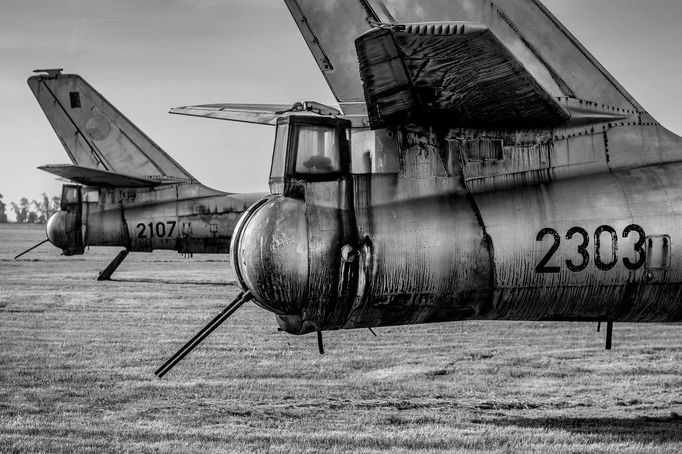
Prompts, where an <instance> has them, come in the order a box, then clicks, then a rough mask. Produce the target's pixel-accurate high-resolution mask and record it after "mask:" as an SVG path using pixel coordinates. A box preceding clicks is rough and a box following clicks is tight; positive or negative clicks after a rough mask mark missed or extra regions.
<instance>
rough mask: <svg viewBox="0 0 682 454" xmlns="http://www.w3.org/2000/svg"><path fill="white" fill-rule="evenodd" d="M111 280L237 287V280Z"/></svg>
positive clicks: (112, 280) (115, 280) (117, 280)
mask: <svg viewBox="0 0 682 454" xmlns="http://www.w3.org/2000/svg"><path fill="white" fill-rule="evenodd" d="M109 281H110V282H130V283H145V284H172V285H207V286H211V287H236V286H237V283H236V282H235V281H228V282H215V281H193V280H186V281H183V280H178V281H171V280H168V279H151V278H133V279H109Z"/></svg>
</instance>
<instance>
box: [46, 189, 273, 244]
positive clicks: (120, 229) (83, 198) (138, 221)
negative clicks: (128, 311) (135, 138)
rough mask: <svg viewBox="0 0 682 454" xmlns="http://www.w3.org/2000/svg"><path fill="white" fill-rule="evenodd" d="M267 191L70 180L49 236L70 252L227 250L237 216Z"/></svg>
mask: <svg viewBox="0 0 682 454" xmlns="http://www.w3.org/2000/svg"><path fill="white" fill-rule="evenodd" d="M262 196H263V194H228V193H224V192H220V191H215V190H213V189H209V188H207V187H205V186H203V185H201V184H195V183H187V184H172V185H164V186H157V187H153V188H106V187H99V188H95V187H81V186H74V185H66V186H65V187H64V191H63V197H62V211H60V212H58V213H55V214H54V215H53V216H52V218H51V219H50V220H49V222H48V225H47V232H48V238H50V240H51V241H52V243H53V244H54V245H56V246H57V247H60V248H62V249H63V250H64V252H65V253H66V254H67V255H72V254H79V253H83V250H84V248H85V247H87V246H122V247H125V248H126V249H127V250H128V251H130V252H150V251H152V250H155V249H170V250H176V251H178V252H180V253H184V254H192V253H227V252H228V251H229V243H230V239H231V236H232V231H233V230H234V226H235V224H236V223H237V220H238V219H239V217H240V216H241V214H242V213H243V212H244V211H245V210H246V208H248V206H249V205H251V204H252V203H253V202H254V201H255V200H258V199H259V198H261V197H262Z"/></svg>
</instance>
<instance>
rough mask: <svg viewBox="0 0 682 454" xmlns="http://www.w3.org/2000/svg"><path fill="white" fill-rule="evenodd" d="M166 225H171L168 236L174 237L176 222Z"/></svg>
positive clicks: (168, 222) (169, 222)
mask: <svg viewBox="0 0 682 454" xmlns="http://www.w3.org/2000/svg"><path fill="white" fill-rule="evenodd" d="M166 224H168V225H170V231H169V232H168V236H173V230H175V221H166Z"/></svg>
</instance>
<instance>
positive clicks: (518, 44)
mask: <svg viewBox="0 0 682 454" xmlns="http://www.w3.org/2000/svg"><path fill="white" fill-rule="evenodd" d="M288 4H289V6H290V8H291V5H293V4H295V5H294V6H295V7H296V8H297V9H296V13H295V14H294V17H295V18H296V20H297V21H299V22H300V23H299V26H300V27H303V28H305V29H306V30H304V31H303V34H304V36H306V37H307V38H310V37H311V36H313V37H314V42H312V43H310V42H309V45H311V46H312V45H314V46H317V47H319V48H320V49H323V50H324V53H325V55H327V56H329V59H330V61H331V63H332V68H327V69H326V74H325V77H326V78H327V80H328V82H329V83H330V85H332V88H333V89H335V93H337V96H338V97H339V100H340V102H341V104H342V107H343V104H344V102H351V101H354V99H353V96H354V94H356V93H357V86H358V80H357V74H356V73H355V72H354V71H357V68H353V62H354V61H355V64H357V60H354V59H357V55H355V56H353V55H352V53H351V51H350V50H349V48H348V39H349V34H350V35H351V37H350V39H355V38H357V36H360V33H359V32H361V31H362V30H364V29H367V30H368V29H373V31H371V32H369V33H368V34H365V35H364V37H363V38H361V41H360V43H359V45H358V52H359V54H360V57H359V63H360V66H361V69H360V71H362V72H363V77H364V78H365V80H364V82H365V95H366V101H367V102H368V105H369V112H370V116H371V115H373V114H376V115H378V116H379V117H381V116H382V115H383V117H382V118H380V120H382V121H383V123H382V124H383V125H384V126H385V127H384V128H382V129H378V130H374V131H370V130H368V129H357V128H356V129H353V130H351V131H350V135H351V144H352V146H353V149H352V150H350V156H351V157H352V162H351V165H350V168H351V169H353V173H352V174H349V173H342V175H341V176H338V175H332V174H330V175H329V178H328V181H325V179H324V178H323V176H321V175H316V180H314V181H313V180H311V181H298V180H297V184H299V185H300V188H299V190H298V191H296V192H292V193H291V194H288V193H287V192H286V191H284V192H283V196H282V195H280V196H278V200H279V199H281V198H282V197H284V198H287V197H289V198H295V200H296V201H297V203H298V204H302V205H303V206H305V219H304V221H301V220H299V222H302V223H303V224H302V225H299V226H298V228H305V229H306V233H305V236H306V239H307V251H308V263H307V265H308V267H307V270H308V275H307V276H308V277H307V284H306V285H307V290H306V293H305V298H300V297H297V298H296V301H293V300H287V299H286V296H284V295H276V294H274V293H273V289H274V288H275V287H274V286H273V289H269V290H268V289H267V287H268V285H267V284H265V287H266V289H265V290H263V289H261V295H260V298H261V300H260V301H259V302H260V304H261V305H263V306H264V307H267V306H272V305H276V306H277V307H285V306H286V307H288V308H289V309H288V310H290V311H292V312H290V314H291V315H290V316H288V317H289V318H288V319H286V320H284V321H282V324H283V326H285V327H286V328H285V329H287V330H288V331H290V332H294V333H302V332H306V331H311V330H313V329H316V330H319V329H337V328H339V327H341V326H342V327H343V328H358V327H371V326H381V325H399V324H410V323H428V322H441V321H449V320H460V319H488V320H493V319H495V320H500V319H503V320H582V321H585V320H594V321H607V322H609V323H612V322H614V321H618V322H620V321H627V322H679V321H682V259H681V258H680V255H679V254H677V253H676V252H675V251H676V248H677V247H679V244H680V243H681V242H682V227H680V226H681V225H682V138H680V137H678V136H676V135H674V134H672V133H671V132H669V131H667V130H665V129H664V128H661V127H660V126H659V125H658V124H657V123H656V122H655V120H653V119H652V118H651V117H650V116H649V115H648V114H647V113H646V112H645V111H644V110H643V109H642V108H641V107H640V106H639V104H637V102H636V101H635V100H634V99H632V97H631V96H630V95H629V94H627V92H625V90H624V89H623V88H622V87H621V86H620V85H619V84H618V83H617V82H616V81H615V80H614V79H613V78H612V77H611V76H610V75H609V74H608V73H606V71H605V70H604V69H603V68H602V67H601V65H599V64H598V63H597V62H596V61H595V60H594V58H593V57H591V56H590V54H589V53H588V52H587V51H586V50H585V49H584V48H583V47H582V46H581V45H580V44H579V43H577V41H576V40H575V39H574V38H573V37H572V36H571V35H570V34H568V32H567V31H566V30H565V28H564V27H563V26H561V25H560V24H559V23H558V22H557V21H556V19H555V18H554V17H553V16H551V14H549V13H548V11H547V10H546V9H545V8H544V7H543V6H542V5H541V4H540V3H539V2H537V1H535V0H526V1H519V0H496V1H493V2H490V1H482V0H459V1H452V0H431V1H427V0H423V1H421V2H419V4H418V7H415V5H414V3H413V2H407V1H404V0H385V1H380V0H374V1H372V2H367V1H363V0H356V1H348V2H343V3H342V6H340V5H341V2H338V3H337V2H331V1H324V0H322V1H318V2H312V1H307V0H297V1H296V2H288ZM341 9H343V12H341ZM377 11H380V13H377ZM379 14H381V15H382V16H383V19H381V20H379V17H378V15H379ZM337 16H341V17H337ZM465 20H466V21H474V22H476V23H478V24H483V26H484V29H485V33H488V32H489V33H491V36H494V39H495V40H496V41H494V42H499V43H500V45H501V46H504V49H506V50H507V51H508V52H509V54H505V59H502V61H493V60H494V59H489V60H486V59H488V57H490V56H489V55H488V56H486V55H485V53H486V48H485V46H484V47H483V48H481V47H480V45H481V42H467V43H465V44H466V45H467V46H472V47H471V49H477V52H473V51H472V50H471V49H469V50H467V49H465V50H466V52H462V49H461V48H459V47H458V46H455V45H451V42H450V41H448V42H446V40H448V39H451V34H450V33H445V34H446V35H447V36H446V37H445V38H443V37H441V36H440V34H441V31H442V30H445V28H441V29H439V28H438V27H441V26H442V25H443V21H465ZM382 21H383V22H384V23H379V22H382ZM433 21H438V22H439V24H440V25H437V24H433V23H430V24H421V25H419V24H415V25H413V26H411V27H412V28H411V29H410V30H408V27H407V25H404V24H411V23H416V22H433ZM303 23H304V24H303ZM302 24H303V25H302ZM401 24H403V25H404V26H401ZM334 25H338V27H337V28H335V27H334ZM455 30H456V31H459V28H455ZM481 30H483V28H481ZM445 31H448V30H445ZM450 31H452V29H450ZM365 32H366V30H365V31H362V33H365ZM353 34H355V35H356V36H352V35H353ZM400 34H402V35H400ZM482 34H483V33H482V32H475V33H471V34H468V35H467V34H466V33H465V34H463V35H457V34H455V35H457V36H458V37H460V38H461V37H464V39H469V38H471V39H474V38H475V37H477V38H481V35H482ZM413 35H414V36H413ZM436 35H438V36H436ZM455 35H452V36H455ZM368 37H369V38H368ZM386 37H390V38H391V39H389V40H385V39H384V38H386ZM434 37H435V41H434V40H432V39H431V38H434ZM374 38H376V40H375V41H372V39H374ZM362 39H367V41H362ZM448 43H450V44H448ZM460 44H461V41H460ZM476 46H479V47H476ZM465 47H466V46H465ZM505 52H506V51H505ZM473 53H476V57H479V58H483V59H484V60H486V61H489V62H491V63H490V67H486V66H485V64H479V65H478V66H477V68H478V69H481V68H484V67H485V68H486V71H485V72H484V74H480V72H479V73H476V72H475V71H474V72H471V73H467V76H466V77H464V76H463V74H465V73H459V72H458V71H460V70H459V69H457V65H461V66H462V67H464V68H466V64H465V63H464V64H463V63H462V62H461V61H460V60H461V58H463V57H466V56H467V54H473ZM415 55H418V58H416V60H415V62H416V63H415V65H414V66H410V65H411V63H412V62H410V61H409V59H410V58H411V57H412V56H415ZM499 55H501V54H499V53H498V54H497V56H499ZM507 60H513V61H512V63H511V64H508V63H509V62H508V61H507ZM335 62H338V66H337V64H336V63H335ZM479 63H480V62H479ZM505 65H507V66H505ZM474 66H476V65H474ZM339 68H342V69H343V71H341V70H339ZM510 68H512V69H510ZM323 70H324V68H323ZM441 70H442V72H439V71H441ZM498 71H499V72H498ZM520 71H521V73H522V75H519V72H520ZM524 72H527V74H525V73H524ZM491 74H492V77H493V79H494V80H495V81H496V82H495V83H492V84H490V85H486V82H488V81H489V80H488V78H487V76H490V75H491ZM523 74H525V75H523ZM497 76H499V77H497ZM529 77H532V81H533V83H532V84H529ZM510 79H513V80H510ZM498 82H499V83H498ZM461 84H464V85H461ZM504 84H508V85H506V87H512V86H514V85H513V84H520V85H522V86H524V90H531V91H533V90H535V91H534V92H535V93H538V92H539V90H542V93H544V94H543V96H550V97H551V99H552V102H553V103H555V104H557V105H560V106H561V109H562V111H565V112H567V113H569V114H570V118H568V117H562V118H561V119H560V124H550V123H548V122H544V121H542V120H538V119H537V118H535V119H533V120H532V121H529V124H526V125H520V124H517V125H512V124H509V125H506V126H505V127H504V128H501V127H496V126H493V125H491V123H490V122H488V121H485V120H483V119H475V118H474V117H471V118H474V121H472V122H471V124H467V123H466V121H463V120H462V118H463V117H462V116H459V117H458V116H457V115H442V116H440V117H437V116H436V117H430V116H426V115H421V116H420V115H412V114H414V113H415V112H416V111H418V110H419V109H421V108H422V106H423V105H424V104H425V103H426V104H428V102H432V103H434V102H435V105H436V110H438V109H440V108H442V107H443V105H441V104H439V103H442V102H445V103H446V104H447V102H449V101H448V100H452V101H453V103H454V104H453V105H452V106H454V107H453V109H454V110H455V111H458V112H459V113H461V112H465V111H466V110H467V109H466V108H464V107H462V106H464V105H465V104H466V103H468V102H472V103H473V105H475V104H476V103H477V102H479V101H480V103H481V106H482V107H481V112H484V111H485V112H488V111H490V112H493V115H502V116H504V115H509V111H510V109H511V110H513V108H518V109H519V110H520V111H521V112H522V113H525V114H529V113H530V114H531V115H532V113H533V110H532V108H529V107H528V106H527V105H524V104H523V102H521V103H520V104H518V105H516V106H515V105H514V104H513V102H511V103H508V104H505V105H503V106H502V107H501V108H500V105H499V104H496V103H495V102H494V100H495V99H496V97H499V96H502V97H503V98H502V100H503V104H504V102H505V100H510V99H511V98H509V96H512V97H513V96H516V95H519V94H520V95H521V96H522V97H523V93H526V94H527V93H529V92H528V91H523V90H520V91H519V90H514V91H515V93H514V94H513V95H512V94H509V93H504V92H505V89H503V88H501V87H502V86H503V85H504ZM534 84H535V85H534ZM451 87H460V88H461V87H463V88H461V90H460V91H457V90H454V91H452V93H455V94H454V95H453V96H452V98H449V94H448V93H449V92H447V90H449V89H450V88H451ZM424 88H428V89H431V88H435V89H436V94H437V96H436V98H429V99H427V100H426V101H425V97H424V94H423V93H421V94H420V93H419V92H420V90H422V89H424ZM486 88H489V89H490V90H488V91H486ZM339 94H341V96H339ZM402 94H405V97H404V98H401V99H402V100H401V99H398V98H399V97H400V96H402ZM438 96H444V98H442V99H441V98H438ZM468 96H472V97H473V101H472V100H467V99H466V98H467V97H468ZM505 96H507V98H505ZM392 97H394V98H395V99H394V98H392ZM396 97H398V98H396ZM396 99H397V101H396ZM393 101H396V102H395V105H391V104H390V103H391V102H393ZM457 103H460V104H457ZM373 104H374V105H373ZM452 106H449V105H448V106H446V108H445V110H447V109H449V108H451V107H452ZM505 106H506V107H505ZM524 106H525V107H524ZM382 108H386V109H388V110H390V109H393V108H396V109H398V110H400V109H401V108H404V110H405V112H406V113H407V115H405V116H401V115H395V116H393V117H391V116H390V115H385V113H386V111H384V112H382V111H381V109H382ZM373 109H374V113H373ZM505 109H507V110H506V112H507V113H505ZM298 121H299V122H304V121H305V119H304V118H299V120H298ZM310 121H311V124H313V121H314V120H313V119H310ZM354 125H355V124H354ZM374 126H375V127H376V126H377V125H376V124H375V125H374ZM498 126H499V125H498ZM290 132H291V131H289V133H290ZM282 143H287V140H286V138H284V139H282ZM288 143H292V141H291V140H289V142H288ZM276 152H277V153H280V154H281V155H278V156H277V159H280V160H283V162H284V163H283V164H282V166H281V167H282V168H284V169H289V168H291V166H292V161H291V160H292V159H295V153H294V152H293V151H292V149H291V148H289V149H287V148H286V147H279V148H277V149H276ZM342 159H343V157H342ZM284 178H287V175H286V172H285V175H284ZM289 178H291V176H289ZM303 180H305V178H304V179H303ZM351 181H352V194H349V195H348V196H347V197H345V198H344V197H342V194H343V191H341V192H339V191H335V190H333V188H335V187H342V186H343V185H344V184H347V183H350V182H351ZM348 187H349V188H350V186H348ZM350 200H352V207H351V206H349V205H347V202H348V201H350ZM278 203H285V202H278ZM302 210H303V209H302V208H301V211H302ZM335 217H336V219H337V221H336V224H335V222H334V221H333V220H334V218H335ZM342 219H345V220H346V221H344V222H341V221H340V220H342ZM351 219H352V220H354V221H353V222H355V227H357V233H356V235H355V242H354V243H353V242H350V243H348V241H347V240H345V239H343V240H342V238H343V232H344V231H346V232H347V231H349V229H350V230H352V226H348V225H347V222H348V220H351ZM268 222H269V223H271V224H273V225H274V224H276V220H273V219H269V220H268ZM249 227H250V226H248V225H247V226H246V227H245V229H244V230H243V231H241V232H239V235H240V236H242V235H244V236H248V235H254V233H252V232H250V231H249ZM254 227H255V226H254ZM261 232H262V230H261ZM290 234H292V233H290ZM296 235H299V236H297V242H299V243H302V242H303V238H302V237H300V235H301V234H300V233H297V234H296ZM265 237H267V234H264V238H263V239H262V240H261V241H267V240H266V239H265ZM347 238H352V236H350V237H347ZM351 251H353V253H351ZM242 253H243V254H246V255H247V256H248V255H249V254H255V253H256V252H254V251H251V252H249V251H247V250H245V249H243V248H242V249H240V250H239V251H238V252H236V254H242ZM235 260H238V257H235ZM344 263H357V270H354V271H353V272H352V273H351V274H348V275H344V274H343V272H339V271H337V270H338V269H340V268H337V267H338V266H339V265H341V266H343V264H344ZM272 270H276V271H277V272H278V273H286V270H285V269H284V268H282V266H281V264H279V263H277V260H275V263H273V264H272V265H271V266H270V267H268V266H264V267H262V268H261V269H260V270H259V271H258V273H261V274H262V275H263V279H264V280H263V281H262V282H266V281H267V279H272V278H271V277H270V276H269V273H270V272H271V271H272ZM344 276H351V279H355V283H352V282H350V281H344ZM252 278H258V276H255V275H254V276H252ZM277 280H278V282H286V276H285V275H278V276H277ZM246 287H247V288H248V289H250V288H251V287H250V286H249V284H248V283H246ZM333 289H336V295H334V294H333ZM348 289H355V297H354V298H352V299H351V298H347V297H346V294H344V291H348ZM340 304H342V305H343V304H346V305H347V306H346V307H345V308H344V307H340V306H339V305H340ZM287 305H291V306H287ZM294 312H295V314H294ZM342 317H346V319H345V323H343V324H339V320H340V319H341V318H342ZM280 319H282V316H280ZM293 320H295V323H289V324H287V323H286V322H287V321H288V322H292V321H293ZM304 326H307V329H303V327H304Z"/></svg>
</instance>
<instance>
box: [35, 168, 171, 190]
mask: <svg viewBox="0 0 682 454" xmlns="http://www.w3.org/2000/svg"><path fill="white" fill-rule="evenodd" d="M38 168H39V169H40V170H44V171H45V172H49V173H51V174H53V175H57V176H60V177H63V178H66V179H68V180H71V181H75V182H76V183H79V184H83V185H86V186H98V187H99V186H105V187H121V188H146V187H153V186H158V185H160V184H163V183H171V182H172V181H161V180H159V181H157V180H153V179H150V178H140V177H137V176H132V175H124V174H121V173H114V172H108V171H106V170H98V169H93V168H90V167H82V166H74V165H71V164H50V165H45V166H41V167H38Z"/></svg>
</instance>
